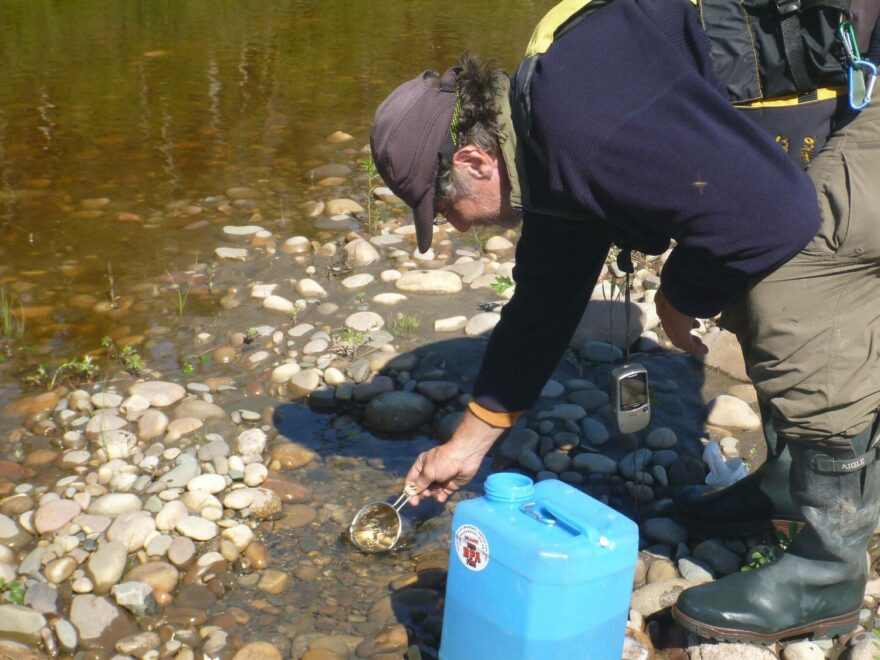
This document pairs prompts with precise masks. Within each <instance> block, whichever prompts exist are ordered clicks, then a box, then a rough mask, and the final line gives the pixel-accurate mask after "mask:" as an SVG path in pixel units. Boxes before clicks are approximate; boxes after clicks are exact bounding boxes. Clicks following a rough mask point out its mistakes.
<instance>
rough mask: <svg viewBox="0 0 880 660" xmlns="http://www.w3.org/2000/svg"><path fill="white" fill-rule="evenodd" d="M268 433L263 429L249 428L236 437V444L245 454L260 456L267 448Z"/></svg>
mask: <svg viewBox="0 0 880 660" xmlns="http://www.w3.org/2000/svg"><path fill="white" fill-rule="evenodd" d="M266 440H267V437H266V433H265V431H263V430H262V429H256V428H254V429H247V430H246V431H242V432H241V433H240V434H239V435H238V437H237V438H236V439H235V446H236V449H237V450H238V453H239V454H242V455H243V456H256V457H259V456H260V455H261V454H262V453H263V450H264V449H265V448H266Z"/></svg>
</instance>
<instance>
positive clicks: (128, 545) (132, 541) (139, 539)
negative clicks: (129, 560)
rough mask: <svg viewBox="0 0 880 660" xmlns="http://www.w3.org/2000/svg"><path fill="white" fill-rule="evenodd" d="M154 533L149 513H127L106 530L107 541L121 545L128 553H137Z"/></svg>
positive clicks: (153, 525)
mask: <svg viewBox="0 0 880 660" xmlns="http://www.w3.org/2000/svg"><path fill="white" fill-rule="evenodd" d="M154 531H156V523H155V521H154V520H153V516H152V515H150V513H149V511H129V512H128V513H123V514H121V515H120V516H119V517H118V518H116V520H114V521H113V524H112V525H110V529H108V530H107V539H108V540H110V541H118V542H119V543H122V544H123V545H124V546H125V549H126V550H127V551H128V552H137V551H138V550H140V549H141V548H142V547H144V542H145V541H146V539H147V536H149V535H150V533H151V532H154Z"/></svg>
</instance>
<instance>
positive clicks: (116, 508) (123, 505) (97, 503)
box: [89, 493, 142, 518]
mask: <svg viewBox="0 0 880 660" xmlns="http://www.w3.org/2000/svg"><path fill="white" fill-rule="evenodd" d="M141 506H142V505H141V499H140V498H139V497H138V496H137V495H132V494H131V493H108V494H107V495H101V496H100V497H99V498H97V499H96V500H94V501H93V502H92V503H91V505H90V506H89V513H90V514H92V515H95V516H110V517H111V518H112V517H115V516H118V515H121V514H123V513H128V512H129V511H140V509H141Z"/></svg>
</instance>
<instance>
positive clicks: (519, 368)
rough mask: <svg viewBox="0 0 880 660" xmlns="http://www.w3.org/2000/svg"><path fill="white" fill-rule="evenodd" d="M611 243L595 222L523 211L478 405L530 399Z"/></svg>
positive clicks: (517, 405)
mask: <svg viewBox="0 0 880 660" xmlns="http://www.w3.org/2000/svg"><path fill="white" fill-rule="evenodd" d="M609 247H610V240H609V239H608V238H607V235H606V231H605V228H604V227H603V226H602V225H601V224H599V225H598V226H597V225H595V224H593V223H591V222H589V221H586V220H584V221H575V220H562V219H559V218H554V217H549V216H545V215H539V214H536V213H526V216H525V218H524V220H523V230H522V235H521V236H520V239H519V242H518V243H517V248H516V266H515V268H514V271H513V277H514V281H515V282H516V290H515V291H514V294H513V297H512V298H511V300H510V301H509V302H508V303H507V305H505V306H504V308H503V310H502V311H501V320H500V321H499V322H498V325H496V326H495V329H494V331H493V332H492V336H491V338H490V340H489V345H488V346H487V348H486V353H485V356H484V358H483V363H482V366H481V367H480V372H479V374H478V376H477V380H476V383H475V384H474V392H473V394H474V400H475V401H476V402H477V403H478V404H479V405H481V406H482V407H484V408H486V409H488V410H492V411H519V410H523V409H525V408H528V407H530V406H531V405H532V403H534V401H535V400H536V399H537V398H538V395H539V394H540V393H541V389H542V388H543V387H544V385H545V384H546V382H547V379H548V378H549V377H550V375H551V374H552V373H553V369H554V368H555V367H556V365H557V364H558V363H559V360H560V359H561V357H562V354H563V353H564V352H565V349H566V347H567V345H568V342H569V340H570V339H571V336H572V335H573V334H574V331H575V328H577V325H578V322H579V321H580V319H581V316H583V313H584V309H585V308H586V305H587V302H588V300H589V298H590V294H591V292H592V290H593V287H594V286H595V284H596V281H597V279H598V277H599V273H600V272H601V270H602V266H603V264H604V262H605V256H606V255H607V254H608V248H609Z"/></svg>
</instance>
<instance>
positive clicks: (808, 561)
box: [672, 430, 880, 643]
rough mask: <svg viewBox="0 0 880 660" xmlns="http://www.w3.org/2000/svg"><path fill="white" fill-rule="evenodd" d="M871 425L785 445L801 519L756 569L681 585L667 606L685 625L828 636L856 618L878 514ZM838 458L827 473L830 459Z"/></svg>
mask: <svg viewBox="0 0 880 660" xmlns="http://www.w3.org/2000/svg"><path fill="white" fill-rule="evenodd" d="M871 438H872V432H871V431H870V430H866V431H864V432H863V433H861V434H859V435H858V436H856V437H855V438H853V439H852V440H846V439H840V438H834V439H828V440H827V441H825V442H823V443H821V444H817V443H811V444H805V443H797V444H791V445H790V451H791V458H792V464H791V468H792V469H791V476H792V497H793V499H794V500H795V502H797V503H798V504H799V505H800V507H801V510H802V512H803V515H804V517H805V519H806V524H805V526H804V528H803V530H802V531H801V533H800V534H799V535H798V536H797V537H796V538H795V540H794V541H793V542H792V543H791V545H790V546H789V547H788V548H787V549H786V550H785V552H784V553H783V554H782V556H781V557H780V558H779V559H778V560H776V561H775V562H773V563H772V564H769V565H766V566H764V567H762V568H759V569H753V570H750V571H746V572H743V573H735V574H733V575H728V576H727V577H724V578H722V579H720V580H717V581H716V582H710V583H708V584H704V585H700V586H697V587H693V588H691V589H687V590H685V591H683V592H682V593H681V594H680V595H679V598H678V602H677V603H676V604H675V606H674V607H673V609H672V615H673V617H674V618H675V619H676V620H677V621H678V622H679V623H680V624H681V625H682V626H684V627H685V628H687V629H688V630H691V631H693V632H695V633H697V634H699V635H702V636H704V637H709V638H712V639H718V640H723V641H744V642H763V643H769V642H775V641H778V640H780V639H785V638H788V637H794V636H804V635H808V634H813V635H815V636H834V635H840V634H843V633H846V632H848V631H850V630H852V629H853V628H854V627H855V626H856V625H857V624H858V619H859V609H860V608H861V604H862V598H863V596H864V593H865V584H866V581H867V573H868V565H867V560H866V557H865V552H866V549H867V547H868V541H869V540H870V537H871V533H872V532H873V531H874V524H875V523H876V521H877V516H878V514H880V462H878V461H876V460H873V462H870V463H868V464H867V465H866V466H864V467H860V466H861V465H862V460H863V459H864V460H868V461H871V460H872V459H875V458H876V453H877V450H876V449H874V448H872V449H871V450H870V451H869V452H868V453H867V454H866V453H865V452H866V450H867V448H868V446H869V445H870V444H871V443H870V439H871ZM831 459H833V460H834V461H836V462H837V464H836V470H837V471H834V472H831V471H827V468H828V463H829V461H830V460H831Z"/></svg>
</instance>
